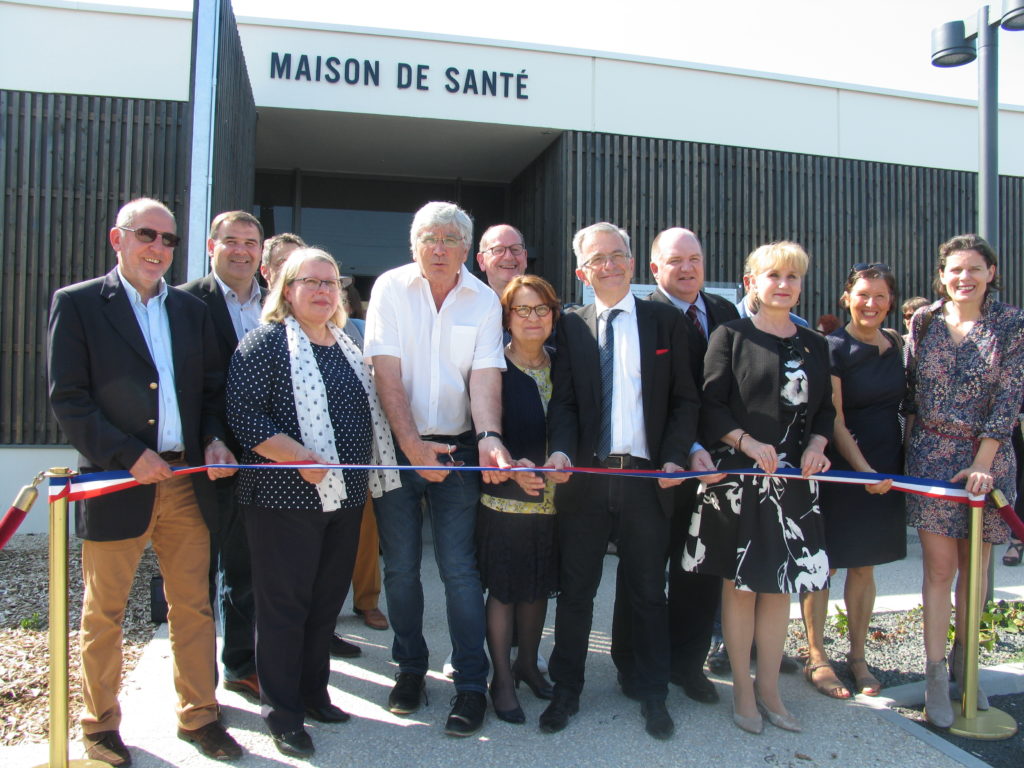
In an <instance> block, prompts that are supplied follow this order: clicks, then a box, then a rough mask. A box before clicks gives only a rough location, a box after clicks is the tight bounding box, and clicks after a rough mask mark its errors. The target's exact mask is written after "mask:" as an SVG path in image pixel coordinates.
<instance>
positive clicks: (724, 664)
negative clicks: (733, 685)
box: [708, 637, 732, 675]
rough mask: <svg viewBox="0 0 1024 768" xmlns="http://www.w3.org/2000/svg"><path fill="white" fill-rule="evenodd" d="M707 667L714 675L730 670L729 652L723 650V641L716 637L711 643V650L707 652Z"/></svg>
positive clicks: (723, 673) (724, 673) (725, 673)
mask: <svg viewBox="0 0 1024 768" xmlns="http://www.w3.org/2000/svg"><path fill="white" fill-rule="evenodd" d="M708 669H710V670H711V671H712V672H713V673H714V674H716V675H728V674H729V673H730V672H732V665H731V664H730V663H729V652H728V651H726V650H725V641H724V640H723V639H722V638H720V637H716V638H715V639H714V641H713V642H712V643H711V652H710V653H709V654H708Z"/></svg>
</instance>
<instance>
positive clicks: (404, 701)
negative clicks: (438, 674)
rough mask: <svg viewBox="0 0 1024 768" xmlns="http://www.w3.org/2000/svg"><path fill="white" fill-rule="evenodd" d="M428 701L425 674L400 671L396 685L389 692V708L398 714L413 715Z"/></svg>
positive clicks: (396, 676)
mask: <svg viewBox="0 0 1024 768" xmlns="http://www.w3.org/2000/svg"><path fill="white" fill-rule="evenodd" d="M426 703H427V688H426V683H425V682H424V681H423V675H417V674H416V673H415V672H399V673H398V674H397V675H395V687H394V688H392V689H391V693H389V694H388V709H389V710H390V711H391V712H393V713H394V714H396V715H411V714H412V713H413V712H415V711H416V710H417V709H419V708H420V707H421V706H423V705H424V704H426Z"/></svg>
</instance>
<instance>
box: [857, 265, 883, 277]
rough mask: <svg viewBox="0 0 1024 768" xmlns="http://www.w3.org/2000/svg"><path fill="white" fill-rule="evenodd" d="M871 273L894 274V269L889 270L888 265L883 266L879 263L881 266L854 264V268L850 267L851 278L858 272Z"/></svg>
mask: <svg viewBox="0 0 1024 768" xmlns="http://www.w3.org/2000/svg"><path fill="white" fill-rule="evenodd" d="M870 271H875V272H892V269H890V268H889V265H888V264H881V263H879V264H854V265H853V266H852V267H850V274H849V277H853V276H854V275H856V274H857V273H858V272H870Z"/></svg>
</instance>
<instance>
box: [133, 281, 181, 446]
mask: <svg viewBox="0 0 1024 768" xmlns="http://www.w3.org/2000/svg"><path fill="white" fill-rule="evenodd" d="M117 276H118V277H119V278H120V279H121V285H123V286H124V289H125V291H126V292H127V294H128V300H129V302H130V303H131V305H132V311H133V312H134V313H135V319H136V320H137V321H138V323H139V328H140V329H141V330H142V337H143V338H144V339H145V340H146V348H147V349H149V356H150V357H151V358H152V359H153V364H154V365H155V366H156V372H157V377H158V387H157V390H158V392H159V395H160V399H159V405H160V410H159V412H158V415H157V422H156V424H157V443H156V445H157V448H156V450H157V452H158V453H163V452H164V451H183V450H185V438H184V434H183V432H182V429H181V411H179V410H178V397H177V395H176V394H175V393H176V391H177V390H176V389H175V387H174V357H173V355H172V353H171V323H170V319H169V318H168V317H167V306H166V302H167V283H166V282H165V281H164V280H163V279H161V280H160V291H159V292H158V293H157V295H156V296H154V297H153V298H152V299H150V300H149V301H148V302H147V303H145V304H144V303H143V302H142V295H141V294H140V293H139V292H138V291H137V290H135V286H133V285H132V284H131V283H129V282H128V281H127V280H125V279H124V275H123V274H121V267H120V266H119V267H118V268H117Z"/></svg>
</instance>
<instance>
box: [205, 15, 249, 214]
mask: <svg viewBox="0 0 1024 768" xmlns="http://www.w3.org/2000/svg"><path fill="white" fill-rule="evenodd" d="M220 13H221V20H220V39H219V43H218V49H217V50H218V56H217V95H216V101H217V105H216V115H217V118H216V126H215V128H214V140H213V189H212V195H211V199H210V210H211V214H212V215H211V218H212V217H213V215H216V214H218V213H220V212H221V211H231V210H243V211H251V210H252V206H253V194H254V190H255V184H256V104H255V102H254V101H253V97H252V86H251V84H250V82H249V70H248V69H247V68H246V66H245V54H244V53H243V52H242V40H241V38H239V36H238V25H237V24H236V23H235V16H234V12H233V11H232V10H231V0H221V4H220Z"/></svg>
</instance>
